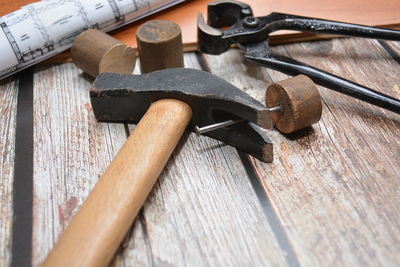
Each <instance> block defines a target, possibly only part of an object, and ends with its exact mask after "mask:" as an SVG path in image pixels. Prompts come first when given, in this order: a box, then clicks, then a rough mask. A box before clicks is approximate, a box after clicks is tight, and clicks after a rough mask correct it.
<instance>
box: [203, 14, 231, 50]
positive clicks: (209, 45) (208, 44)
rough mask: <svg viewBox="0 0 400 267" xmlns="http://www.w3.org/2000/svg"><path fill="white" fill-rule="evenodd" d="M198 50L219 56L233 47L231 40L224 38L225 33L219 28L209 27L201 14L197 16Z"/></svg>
mask: <svg viewBox="0 0 400 267" xmlns="http://www.w3.org/2000/svg"><path fill="white" fill-rule="evenodd" d="M197 40H198V50H199V51H200V52H203V53H207V54H211V55H219V54H222V53H223V52H225V51H227V50H228V49H229V48H230V46H231V41H230V40H229V39H225V38H223V33H222V31H221V30H219V29H217V28H213V27H211V26H209V25H207V24H206V23H205V21H204V17H203V15H202V14H201V13H199V14H198V15H197Z"/></svg>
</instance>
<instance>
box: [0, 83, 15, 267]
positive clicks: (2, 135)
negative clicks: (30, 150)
mask: <svg viewBox="0 0 400 267" xmlns="http://www.w3.org/2000/svg"><path fill="white" fill-rule="evenodd" d="M17 84H18V81H16V80H14V79H13V78H8V79H5V80H3V81H0V266H7V265H9V264H10V260H11V253H10V251H11V232H12V231H11V229H12V184H13V177H14V141H15V139H14V136H15V119H16V111H17V96H18V87H17Z"/></svg>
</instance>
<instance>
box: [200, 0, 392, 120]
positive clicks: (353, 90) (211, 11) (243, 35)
mask: <svg viewBox="0 0 400 267" xmlns="http://www.w3.org/2000/svg"><path fill="white" fill-rule="evenodd" d="M197 25H198V44H199V50H200V51H201V52H204V53H208V54H214V55H218V54H221V53H223V52H225V51H226V50H228V49H229V48H230V46H231V45H232V44H234V43H236V44H237V45H238V47H239V48H240V49H241V50H242V51H243V52H244V57H245V58H246V59H248V60H250V61H253V62H255V63H258V64H261V65H263V66H266V67H270V68H272V69H275V70H278V71H281V72H283V73H286V74H288V75H298V74H305V75H307V76H308V77H310V78H311V79H312V80H313V81H314V82H315V83H317V84H319V85H322V86H325V87H327V88H330V89H333V90H335V91H337V92H340V93H343V94H346V95H349V96H352V97H355V98H358V99H360V100H363V101H365V102H368V103H370V104H373V105H376V106H379V107H382V108H385V109H387V110H390V111H393V112H396V113H398V114H400V101H399V100H398V99H396V98H393V97H391V96H388V95H386V94H383V93H380V92H378V91H376V90H373V89H370V88H368V87H366V86H363V85H360V84H357V83H355V82H352V81H350V80H346V79H344V78H341V77H339V76H336V75H334V74H331V73H329V72H326V71H323V70H320V69H318V68H315V67H313V66H310V65H307V64H304V63H301V62H299V61H296V60H294V59H292V58H289V57H285V56H282V55H277V54H274V53H272V52H271V51H270V50H269V46H268V35H269V34H270V33H271V32H274V31H277V30H284V29H285V30H297V31H304V32H313V33H319V34H321V33H322V34H337V35H346V36H356V37H365V38H374V39H384V40H394V41H400V31H396V30H390V29H381V28H375V27H368V26H363V25H357V24H350V23H343V22H337V21H329V20H324V19H318V18H309V17H301V16H295V15H289V14H282V13H271V14H269V15H267V16H263V17H254V16H253V12H252V10H251V7H250V6H249V5H247V4H245V3H242V2H238V1H234V0H227V1H226V0H225V1H216V2H212V3H209V4H208V14H207V24H206V23H205V21H204V18H203V16H202V15H201V14H199V16H198V19H197ZM226 26H230V28H228V29H226V30H222V29H220V28H222V27H226Z"/></svg>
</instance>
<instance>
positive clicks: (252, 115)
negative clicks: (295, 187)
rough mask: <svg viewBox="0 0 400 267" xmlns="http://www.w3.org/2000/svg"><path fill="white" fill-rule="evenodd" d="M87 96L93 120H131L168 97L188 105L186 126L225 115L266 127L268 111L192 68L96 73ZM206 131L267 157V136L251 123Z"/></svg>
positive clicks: (228, 86) (213, 120)
mask: <svg viewBox="0 0 400 267" xmlns="http://www.w3.org/2000/svg"><path fill="white" fill-rule="evenodd" d="M90 98H91V101H92V107H93V112H94V114H95V117H96V119H97V120H99V121H105V122H123V123H137V122H139V120H140V119H141V117H142V116H143V115H144V114H145V113H146V111H147V109H148V108H149V106H150V104H151V103H152V102H154V101H156V100H159V99H165V98H174V99H179V100H181V101H184V102H185V103H187V104H188V105H190V107H191V108H192V112H193V117H192V120H191V127H190V128H191V129H193V126H194V125H198V126H206V125H210V124H214V123H216V122H221V121H224V120H228V119H233V120H236V119H245V120H247V121H250V122H252V123H255V124H257V125H259V126H261V127H263V128H271V126H272V122H271V119H270V116H269V111H268V110H267V108H266V107H265V106H264V105H262V104H261V103H260V102H258V101H256V100H255V99H253V98H252V97H250V96H249V95H247V94H246V93H244V92H243V91H241V90H240V89H238V88H236V87H235V86H233V85H231V84H230V83H228V82H226V81H224V80H222V79H220V78H218V77H216V76H214V75H212V74H210V73H208V72H204V71H199V70H194V69H165V70H160V71H155V72H152V73H148V74H142V75H129V74H116V73H102V74H100V75H99V76H98V77H97V78H96V80H95V81H94V83H93V86H92V89H91V91H90ZM206 135H208V136H210V137H213V138H216V139H218V140H221V141H223V142H225V143H227V144H230V145H233V146H235V147H237V148H239V149H241V150H244V151H246V152H247V153H249V154H252V155H254V156H256V157H257V158H259V159H261V160H263V161H267V162H270V161H271V160H272V144H271V142H270V140H269V139H268V138H267V137H266V136H265V135H264V134H263V133H262V131H261V130H260V129H257V126H255V125H252V124H251V123H244V124H241V125H236V126H231V127H229V128H221V129H218V130H215V131H212V132H209V133H207V134H206ZM265 146H268V149H267V148H266V147H265Z"/></svg>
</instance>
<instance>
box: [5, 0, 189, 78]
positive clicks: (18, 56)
mask: <svg viewBox="0 0 400 267" xmlns="http://www.w3.org/2000/svg"><path fill="white" fill-rule="evenodd" d="M183 1H185V0H61V1H60V0H42V1H40V2H34V3H32V4H29V5H26V6H23V7H21V8H20V9H19V10H17V11H14V12H12V13H9V14H7V15H4V16H3V17H0V79H3V78H5V77H7V76H9V75H11V74H13V73H16V72H18V71H20V70H22V69H25V68H27V67H29V66H32V65H33V64H36V63H38V62H40V61H43V60H45V59H46V58H49V57H51V56H54V55H55V54H58V53H60V52H62V51H64V50H66V49H68V48H70V47H71V46H72V43H73V41H74V39H75V37H76V36H77V35H78V34H79V33H81V32H82V31H84V30H87V29H98V30H101V31H105V32H107V31H110V30H113V29H115V28H118V27H121V26H123V25H125V24H128V23H130V22H133V21H135V20H138V19H140V18H142V17H145V16H148V15H150V14H153V13H155V12H157V11H159V10H162V9H165V8H167V7H169V6H171V5H175V4H177V3H180V2H183ZM132 38H134V36H132Z"/></svg>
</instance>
